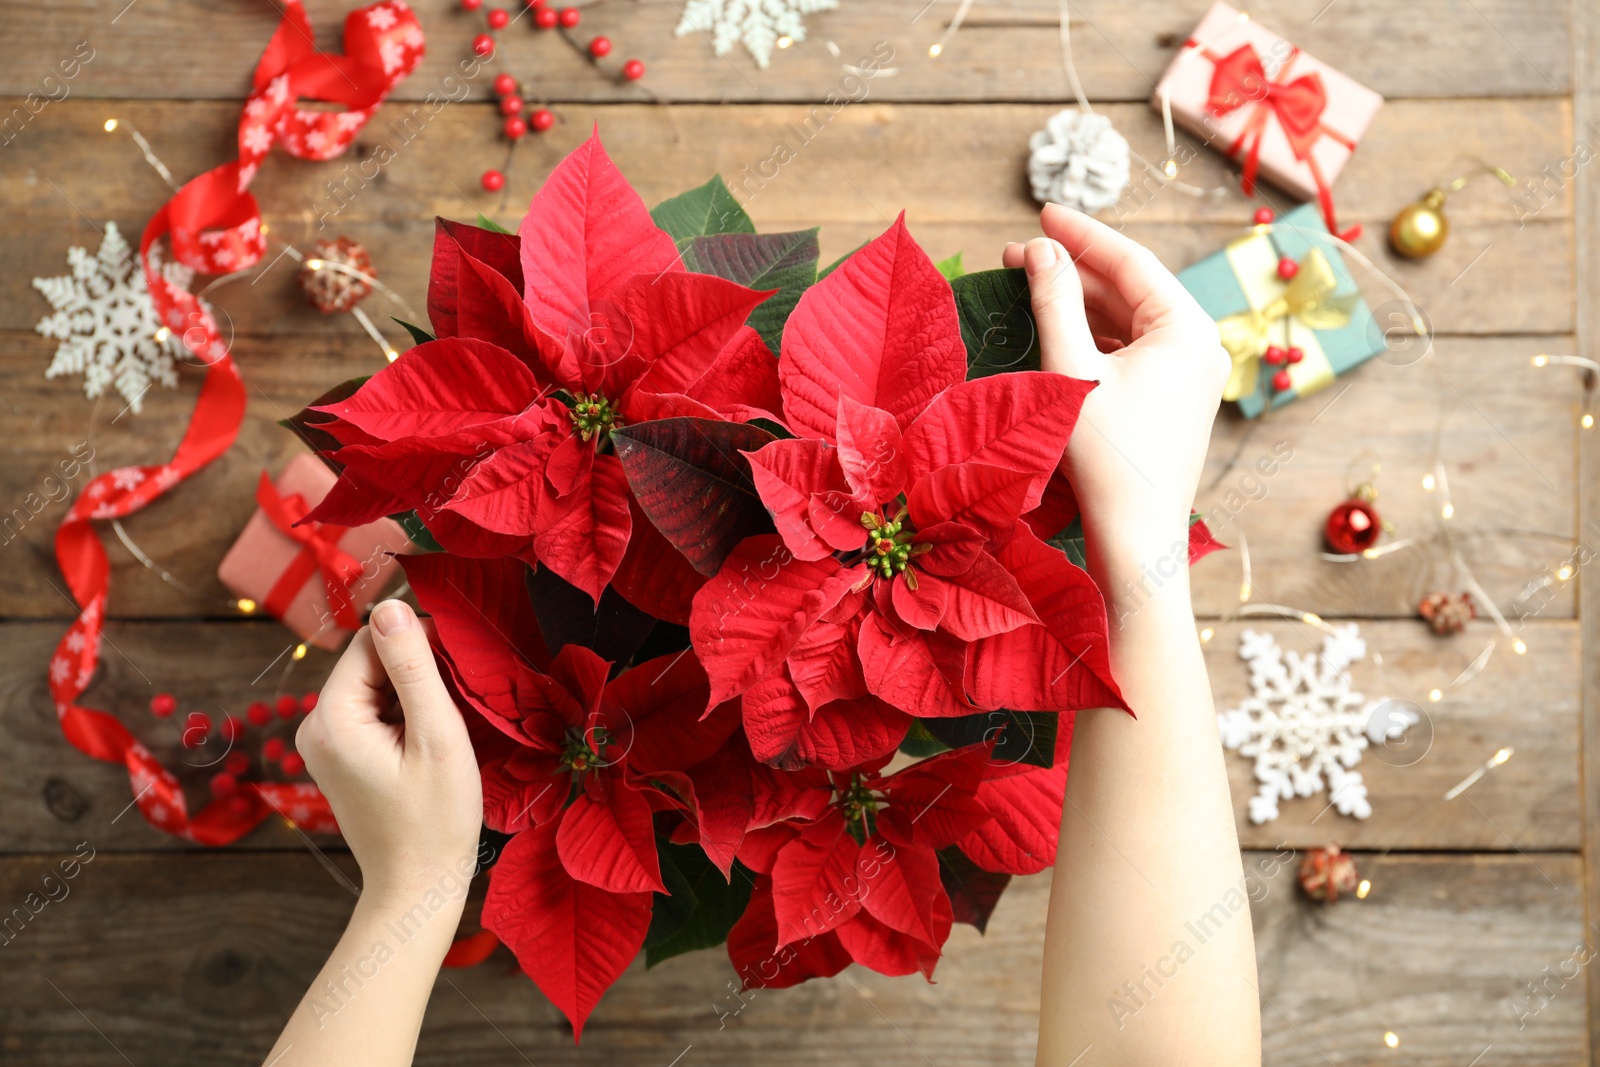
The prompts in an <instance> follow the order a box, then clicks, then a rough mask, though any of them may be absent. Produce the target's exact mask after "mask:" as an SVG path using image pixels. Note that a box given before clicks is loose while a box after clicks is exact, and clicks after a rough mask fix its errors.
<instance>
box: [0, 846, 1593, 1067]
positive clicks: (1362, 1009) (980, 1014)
mask: <svg viewBox="0 0 1600 1067" xmlns="http://www.w3.org/2000/svg"><path fill="white" fill-rule="evenodd" d="M1357 861H1358V863H1360V864H1361V865H1362V868H1363V873H1364V874H1365V875H1366V876H1368V877H1370V878H1371V879H1372V881H1373V885H1374V889H1373V893H1372V895H1371V896H1370V897H1369V898H1368V899H1367V900H1365V901H1362V902H1359V903H1357V902H1342V903H1340V904H1338V905H1336V906H1334V907H1332V908H1318V907H1316V906H1314V905H1312V904H1310V903H1308V902H1307V901H1305V900H1304V899H1302V898H1300V897H1299V895H1298V893H1297V892H1296V890H1295V889H1294V886H1293V877H1294V869H1295V866H1296V863H1295V860H1294V859H1293V858H1291V857H1289V856H1287V855H1280V854H1275V853H1250V854H1247V856H1246V870H1247V872H1249V875H1248V877H1249V882H1248V883H1247V884H1248V886H1249V887H1250V889H1251V894H1252V896H1253V898H1254V899H1255V906H1254V908H1253V909H1252V910H1253V912H1254V922H1255V926H1256V943H1257V946H1258V952H1259V955H1260V958H1261V992H1262V995H1263V1029H1264V1043H1265V1051H1266V1057H1265V1062H1266V1063H1267V1064H1270V1065H1272V1067H1301V1065H1305V1067H1320V1065H1322V1064H1324V1063H1379V1062H1387V1060H1388V1058H1389V1057H1390V1056H1392V1054H1390V1053H1389V1051H1388V1050H1387V1049H1385V1048H1384V1047H1383V1044H1382V1036H1383V1034H1384V1033H1385V1031H1390V1032H1393V1033H1395V1034H1396V1035H1398V1036H1399V1038H1400V1041H1401V1045H1400V1052H1401V1054H1403V1055H1404V1056H1405V1061H1406V1062H1407V1063H1411V1064H1418V1065H1438V1067H1462V1065H1463V1064H1466V1063H1469V1062H1471V1060H1472V1057H1473V1056H1475V1055H1478V1054H1479V1053H1481V1052H1482V1050H1483V1049H1484V1047H1485V1046H1490V1045H1492V1046H1493V1048H1494V1053H1495V1056H1496V1058H1495V1059H1494V1060H1492V1061H1489V1062H1498V1063H1518V1064H1528V1065H1551V1067H1554V1065H1562V1067H1567V1065H1571V1064H1574V1063H1578V1062H1580V1061H1581V1060H1582V1059H1583V1057H1584V1056H1585V1055H1586V1048H1587V1042H1586V1040H1585V1029H1584V1025H1585V1024H1584V1019H1583V1000H1582V996H1581V995H1579V994H1578V993H1576V992H1575V991H1574V990H1572V989H1571V988H1570V983H1568V982H1562V981H1560V980H1559V979H1551V978H1550V977H1548V976H1550V975H1552V974H1556V973H1557V972H1558V970H1559V969H1560V968H1561V967H1562V966H1563V964H1564V963H1567V961H1569V960H1570V959H1571V957H1572V954H1573V951H1574V946H1575V945H1576V944H1578V943H1579V942H1581V941H1582V940H1583V938H1584V931H1583V923H1582V906H1581V892H1580V887H1579V883H1580V879H1581V872H1580V869H1579V862H1578V860H1577V858H1576V857H1575V856H1572V855H1543V856H1537V857H1534V858H1533V861H1531V862H1530V860H1528V859H1525V858H1523V857H1520V856H1514V855H1512V856H1491V857H1479V856H1427V855H1420V856H1419V855H1407V854H1390V855H1388V856H1384V857H1381V858H1380V857H1376V856H1372V855H1368V854H1362V855H1359V856H1358V857H1357ZM57 862H59V860H58V857H57V856H54V855H51V856H30V857H23V858H18V859H16V860H15V861H13V862H11V863H9V864H8V865H7V866H6V868H5V869H4V871H3V872H0V900H4V901H6V902H8V904H9V903H10V902H18V903H20V902H22V901H23V900H24V899H25V898H26V894H28V893H29V892H37V891H38V889H39V887H40V886H41V885H42V883H43V878H44V876H45V874H46V873H47V872H48V871H50V870H51V869H52V868H54V866H55V865H56V863H57ZM341 865H342V866H344V867H345V868H346V869H347V870H348V869H349V868H350V865H349V863H348V860H347V859H343V860H341ZM351 873H352V874H353V873H354V872H353V871H351ZM61 884H64V885H65V886H66V887H67V888H68V889H69V891H70V894H69V895H68V896H66V897H65V899H62V900H60V901H59V902H58V903H51V904H48V905H45V906H44V908H43V909H42V910H41V911H40V913H39V914H38V915H37V916H36V917H34V918H32V919H31V921H29V922H28V923H27V924H26V925H24V926H23V927H22V928H21V932H20V934H18V935H17V936H16V937H15V940H14V941H12V942H11V943H10V944H9V945H8V946H7V953H8V955H7V959H8V961H9V962H8V965H7V967H6V968H5V969H4V970H3V971H0V1030H3V1031H4V1033H5V1035H6V1038H5V1046H4V1048H5V1054H6V1058H7V1060H8V1062H9V1061H11V1060H12V1059H13V1058H14V1059H15V1061H16V1062H18V1063H24V1062H25V1063H29V1064H34V1065H38V1067H48V1065H53V1064H72V1065H73V1067H93V1065H97V1064H108V1065H109V1064H121V1063H124V1062H125V1061H124V1059H123V1057H126V1062H133V1063H153V1062H185V1063H194V1062H205V1063H210V1064H218V1065H229V1064H247V1063H259V1062H260V1059H261V1057H262V1055H263V1054H264V1052H265V1051H266V1049H267V1048H268V1047H269V1045H270V1044H271V1042H272V1040H273V1038H274V1037H275V1035H276V1033H277V1031H278V1029H279V1028H280V1027H281V1025H282V1022H283V1020H284V1019H285V1018H286V1017H287V1016H288V1014H289V1012H290V1011H291V1009H292V1008H293V1006H294V1004H295V1002H296V1001H297V1000H298V998H299V997H300V995H301V993H302V992H303V991H304V988H305V986H306V985H307V984H308V983H309V981H310V979H311V977H312V976H313V975H314V974H315V972H316V970H317V968H318V967H319V966H320V965H321V962H322V960H323V958H324V955H325V953H326V952H327V951H328V949H329V948H330V947H331V946H332V945H333V943H334V941H335V940H336V939H337V936H338V933H339V931H340V929H341V928H342V926H343V924H344V921H345V919H346V917H347V916H348V914H349V911H350V897H349V895H348V894H347V893H346V891H345V890H344V889H343V888H342V887H341V886H339V885H338V884H336V883H335V882H334V881H333V880H332V879H331V878H330V877H329V876H328V874H327V873H326V872H325V871H323V870H322V869H321V868H320V867H319V866H318V865H317V864H316V863H315V862H314V861H313V860H312V859H311V858H310V857H308V856H306V855H304V854H267V855H261V854H257V855H250V854H241V853H232V854H228V855H225V856H207V857H204V858H202V857H197V856H148V855H146V856H116V855H110V854H99V855H97V856H96V858H95V859H93V860H92V861H90V862H89V863H87V864H85V865H83V866H82V867H81V868H80V869H79V870H78V873H77V877H76V878H75V879H74V880H73V881H71V882H67V883H61ZM1049 884H1050V882H1049V876H1048V875H1040V876H1037V877H1033V878H1025V879H1018V880H1016V881H1015V882H1013V884H1012V887H1011V889H1010V890H1009V891H1008V893H1007V894H1006V897H1005V899H1004V900H1002V902H1001V904H1000V906H999V908H998V910H997V911H996V913H995V916H994V918H993V920H992V922H991V924H990V927H989V931H988V934H987V936H985V937H981V938H980V937H979V936H978V935H977V933H976V931H974V930H972V929H971V928H969V927H958V928H957V929H956V931H955V932H954V934H953V935H952V937H951V939H950V943H949V945H948V947H947V952H946V955H945V958H944V960H943V961H942V962H941V964H940V967H939V971H938V982H937V984H928V983H925V982H922V981H920V980H917V979H914V978H896V979H889V978H883V977H881V976H879V975H876V974H873V973H870V972H867V971H865V970H864V969H862V968H859V967H855V968H851V969H850V970H849V971H847V972H845V974H843V975H841V976H839V977H838V978H834V979H831V980H821V981H813V982H810V983H807V984H805V985H803V986H800V987H798V988H795V989H790V990H782V991H773V992H757V993H756V994H755V995H753V996H751V995H748V994H747V995H746V998H745V1000H744V1001H743V1002H742V1003H743V1008H742V1010H739V1011H738V1013H737V1014H734V1013H733V1012H734V1009H736V1008H739V1006H740V1004H741V1001H739V1000H738V999H736V998H735V997H734V995H733V993H732V991H731V990H730V988H729V983H730V982H732V981H733V979H734V975H733V970H732V968H731V966H730V965H729V964H728V961H727V959H726V957H725V956H724V955H723V954H722V952H721V951H719V950H709V951H706V952H702V953H697V954H694V955H692V956H687V957H679V958H677V959H674V960H671V961H669V962H667V963H665V964H663V965H662V966H661V967H659V968H658V969H657V970H656V971H654V972H653V973H649V974H646V973H645V971H644V969H643V966H642V965H640V964H635V965H634V967H633V968H632V969H630V970H629V971H628V972H627V974H625V975H624V976H623V978H622V980H621V981H620V982H619V983H618V984H617V985H616V986H615V987H614V988H613V989H612V990H611V991H610V992H609V993H608V994H607V996H606V999H605V1000H604V1001H602V1003H601V1004H600V1006H599V1009H598V1011H597V1012H596V1014H595V1015H594V1016H593V1018H592V1019H591V1021H590V1023H589V1026H588V1028H587V1029H586V1030H585V1034H584V1044H583V1046H582V1048H581V1049H575V1048H574V1047H573V1044H572V1039H571V1033H570V1031H569V1030H568V1029H567V1027H566V1026H565V1024H564V1022H563V1021H562V1020H561V1019H560V1017H559V1016H558V1014H557V1013H556V1012H555V1010H554V1009H553V1008H551V1007H550V1006H549V1005H548V1004H547V1003H546V1002H545V1001H544V1000H543V998H542V997H541V996H540V995H539V993H538V992H537V991H536V990H535V989H534V987H533V986H532V985H531V984H530V983H529V982H528V981H527V980H526V979H524V978H522V977H521V976H519V975H516V974H513V973H509V972H508V966H507V965H508V963H509V956H508V955H507V954H506V953H505V951H504V950H500V952H499V953H497V955H496V956H495V957H494V958H493V959H492V960H491V961H490V962H489V963H488V964H486V965H484V966H481V967H478V968H475V969H472V970H468V971H458V972H449V973H447V974H446V975H445V976H444V977H443V978H441V979H440V980H439V984H438V986H437V987H436V995H435V996H434V998H433V1001H432V1003H431V1004H430V1005H429V1014H428V1017H427V1021H426V1023H425V1025H424V1027H423V1032H422V1038H421V1042H420V1044H419V1047H418V1054H417V1060H416V1062H417V1063H418V1064H446V1063H448V1064H452V1065H469V1067H470V1065H478V1064H505V1063H514V1062H518V1061H519V1060H524V1059H525V1060H526V1061H527V1062H531V1063H540V1064H556V1065H560V1064H586V1063H594V1062H606V1063H616V1064H640V1065H654V1067H660V1065H661V1064H665V1063H668V1062H669V1061H671V1060H672V1058H673V1057H674V1056H678V1055H680V1054H682V1053H684V1052H685V1051H687V1050H688V1049H689V1047H691V1046H692V1049H693V1051H692V1053H690V1055H692V1056H693V1057H694V1059H693V1060H692V1061H689V1062H695V1063H702V1064H706V1063H709V1064H741V1065H742V1064H748V1063H752V1062H768V1061H770V1060H772V1059H773V1058H774V1057H777V1058H781V1060H782V1062H784V1063H786V1064H795V1065H800V1067H812V1065H815V1067H823V1065H828V1064H836V1063H842V1062H857V1061H858V1060H859V1059H860V1057H861V1056H862V1055H863V1050H865V1049H870V1050H871V1058H872V1061H873V1062H874V1063H878V1064H883V1065H884V1067H899V1065H906V1067H911V1065H918V1067H921V1065H924V1064H925V1063H927V1062H930V1059H929V1057H932V1059H931V1062H937V1063H986V1064H987V1063H996V1064H1012V1063H1015V1064H1028V1063H1032V1061H1033V1046H1034V1037H1035V1033H1036V1027H1037V1018H1038V984H1037V983H1038V978H1037V976H1038V974H1039V967H1040V951H1041V949H1040V946H1041V945H1042V943H1043V933H1044V917H1045V909H1046V905H1047V902H1048V897H1049ZM58 893H59V890H58ZM1185 940H1186V941H1189V942H1190V949H1191V951H1192V952H1193V953H1194V955H1193V958H1192V959H1190V960H1189V961H1188V962H1187V964H1186V965H1187V966H1190V967H1195V966H1204V962H1203V961H1204V959H1205V954H1204V944H1203V943H1202V942H1201V940H1200V939H1199V938H1198V937H1193V938H1190V937H1187V936H1186V938H1185ZM1155 962H1156V961H1152V965H1154V964H1155ZM1122 977H1123V976H1117V975H1107V976H1106V982H1105V985H1106V997H1107V1006H1108V1010H1110V998H1111V997H1112V996H1123V997H1126V993H1125V992H1124V991H1123V990H1122V989H1121V979H1122ZM1126 977H1127V978H1128V979H1129V980H1130V981H1137V980H1139V979H1140V977H1141V976H1140V975H1128V976H1126ZM1528 982H1536V983H1537V982H1544V983H1545V988H1546V989H1547V990H1548V992H1547V994H1546V1001H1545V1002H1544V1004H1543V1008H1542V1010H1540V1011H1538V1012H1537V1014H1530V1015H1529V1016H1528V1017H1527V1018H1525V1019H1523V1020H1522V1021H1523V1025H1522V1026H1521V1027H1519V1026H1518V1020H1517V1016H1516V1015H1515V1014H1513V1009H1516V1010H1518V1011H1527V1010H1528V1008H1527V1007H1526V1006H1525V1005H1526V1003H1527V998H1528V997H1529V994H1528V990H1527V988H1526V984H1525V983H1528ZM1146 988H1147V989H1150V988H1151V986H1150V985H1149V983H1148V982H1147V983H1146ZM358 995H359V994H358ZM1154 995H1156V996H1159V995H1160V994H1159V990H1158V989H1157V990H1154ZM80 1012H81V1014H80ZM1128 1025H1130V1026H1136V1025H1138V1017H1137V1015H1135V1016H1134V1017H1133V1018H1132V1019H1131V1020H1129V1022H1128ZM508 1046H509V1047H508ZM780 1049H781V1050H782V1052H781V1053H779V1052H778V1051H777V1050H780Z"/></svg>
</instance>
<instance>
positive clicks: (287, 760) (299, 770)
mask: <svg viewBox="0 0 1600 1067" xmlns="http://www.w3.org/2000/svg"><path fill="white" fill-rule="evenodd" d="M279 766H280V767H281V768H282V770H283V773H284V774H287V775H288V776H289V777H290V778H295V777H298V776H299V775H302V774H304V773H306V761H305V760H304V759H302V758H301V756H300V753H298V752H291V753H289V754H288V755H287V756H285V757H283V763H282V764H280V765H279Z"/></svg>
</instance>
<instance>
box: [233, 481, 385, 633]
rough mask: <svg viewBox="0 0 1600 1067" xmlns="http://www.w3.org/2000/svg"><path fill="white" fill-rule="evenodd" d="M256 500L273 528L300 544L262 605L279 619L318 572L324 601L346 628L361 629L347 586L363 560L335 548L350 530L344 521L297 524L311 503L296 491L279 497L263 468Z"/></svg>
mask: <svg viewBox="0 0 1600 1067" xmlns="http://www.w3.org/2000/svg"><path fill="white" fill-rule="evenodd" d="M256 503H257V504H259V505H260V506H261V512H262V514H264V515H266V517H267V520H268V521H269V522H271V523H272V525H273V527H274V528H275V529H276V530H277V531H278V532H279V533H281V534H283V535H284V536H285V537H287V538H289V539H290V540H291V541H294V542H295V543H296V544H298V545H299V546H300V551H299V552H297V553H296V554H295V557H294V559H293V560H291V561H290V562H289V566H287V567H286V568H284V571H283V573H282V574H280V575H279V576H278V580H277V581H276V582H274V583H273V585H272V589H271V591H270V592H268V593H267V599H266V601H265V602H264V603H263V605H262V606H263V607H265V608H266V609H267V611H268V612H270V613H271V614H272V615H274V616H275V617H277V618H280V619H281V618H282V617H283V615H284V613H285V612H287V611H288V610H289V605H290V604H291V603H293V602H294V598H295V595H296V594H297V593H299V592H300V590H301V589H302V588H303V587H304V586H305V584H306V582H308V581H310V580H311V577H312V575H314V574H317V573H318V572H320V573H321V574H322V584H323V586H324V587H325V588H326V589H327V591H328V605H329V606H330V607H331V608H333V618H334V621H335V622H337V623H338V624H339V625H340V626H342V627H344V628H345V629H346V630H358V629H360V628H361V620H360V618H358V617H357V616H356V608H355V593H354V592H353V591H352V590H351V588H350V586H351V584H352V583H354V582H355V581H356V580H357V579H359V578H360V577H361V563H360V561H359V560H357V559H356V558H355V557H354V556H352V555H350V553H348V552H346V551H345V550H344V549H342V548H340V547H339V540H340V538H342V537H344V535H345V534H346V533H347V532H348V531H349V527H347V526H334V525H332V524H330V523H322V522H308V523H306V524H304V525H302V526H297V525H295V524H296V523H298V522H300V520H302V519H304V518H305V517H306V515H307V513H309V512H310V511H311V505H310V504H308V503H306V498H305V497H303V496H301V495H300V494H299V493H290V494H289V495H288V496H280V495H279V494H278V487H277V486H275V485H273V484H272V479H271V478H269V477H267V472H266V471H262V472H261V481H259V482H257V483H256Z"/></svg>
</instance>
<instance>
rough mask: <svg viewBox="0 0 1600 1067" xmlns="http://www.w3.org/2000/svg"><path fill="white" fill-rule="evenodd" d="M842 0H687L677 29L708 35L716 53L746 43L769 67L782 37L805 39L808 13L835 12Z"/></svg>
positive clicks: (681, 33) (759, 62)
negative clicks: (774, 50)
mask: <svg viewBox="0 0 1600 1067" xmlns="http://www.w3.org/2000/svg"><path fill="white" fill-rule="evenodd" d="M838 6H839V0H688V3H686V4H684V6H683V18H682V19H681V20H679V22H678V29H677V30H676V31H675V32H676V33H677V35H678V36H679V37H683V36H686V35H688V34H691V33H699V34H704V35H709V36H710V38H711V46H712V48H714V49H715V50H716V53H717V55H719V56H723V55H727V54H728V52H729V50H731V49H732V48H733V46H734V44H736V43H738V42H741V41H742V42H743V43H744V46H745V48H746V49H747V50H748V51H749V52H750V55H751V57H752V58H753V59H754V60H755V61H756V66H758V67H760V68H762V69H763V70H765V69H766V67H767V64H768V63H769V62H771V60H772V49H773V47H774V46H775V45H776V44H777V43H778V39H779V38H780V37H787V38H789V39H790V40H793V41H803V40H805V39H806V24H805V22H804V21H803V20H804V19H805V16H807V15H814V14H816V13H817V12H819V11H832V10H834V9H835V8H837V7H838Z"/></svg>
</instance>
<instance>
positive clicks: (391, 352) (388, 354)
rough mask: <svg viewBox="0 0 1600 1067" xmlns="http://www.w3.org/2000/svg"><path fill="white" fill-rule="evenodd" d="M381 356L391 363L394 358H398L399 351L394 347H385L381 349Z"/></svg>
mask: <svg viewBox="0 0 1600 1067" xmlns="http://www.w3.org/2000/svg"><path fill="white" fill-rule="evenodd" d="M383 358H384V359H387V360H388V361H389V362H390V363H393V362H394V361H395V360H397V359H399V358H400V353H399V351H397V350H396V349H393V348H385V349H384V350H383Z"/></svg>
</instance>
